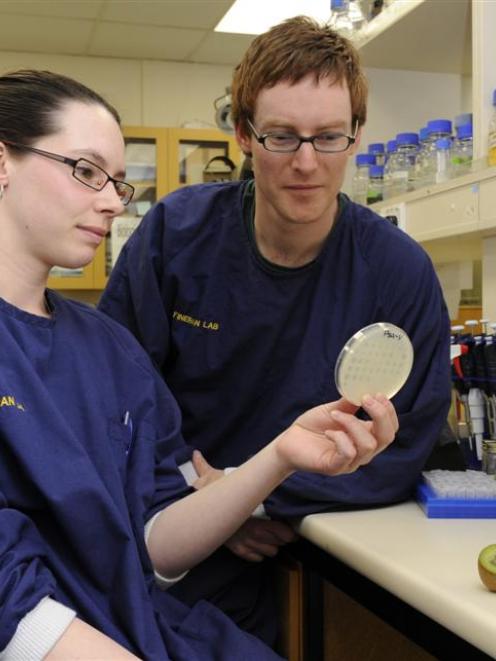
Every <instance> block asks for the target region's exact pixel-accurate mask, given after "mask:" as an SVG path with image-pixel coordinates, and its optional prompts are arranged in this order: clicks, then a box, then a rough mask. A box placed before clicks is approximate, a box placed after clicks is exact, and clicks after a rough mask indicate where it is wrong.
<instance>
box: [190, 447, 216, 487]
mask: <svg viewBox="0 0 496 661" xmlns="http://www.w3.org/2000/svg"><path fill="white" fill-rule="evenodd" d="M191 461H192V463H193V467H194V469H195V471H196V472H197V474H198V479H196V480H195V481H194V482H193V484H192V485H191V486H192V487H193V488H194V489H196V490H197V491H198V490H199V489H201V488H202V487H206V486H207V484H210V483H211V482H215V481H216V480H218V479H219V478H221V477H222V476H223V475H224V471H222V470H219V469H218V468H214V467H213V466H211V465H210V464H209V463H208V461H207V460H206V459H205V457H204V456H203V455H202V453H201V452H200V451H199V450H193V456H192V457H191Z"/></svg>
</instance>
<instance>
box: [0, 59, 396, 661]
mask: <svg viewBox="0 0 496 661" xmlns="http://www.w3.org/2000/svg"><path fill="white" fill-rule="evenodd" d="M124 168H125V163H124V142H123V138H122V134H121V131H120V128H119V117H118V114H117V112H116V111H115V110H114V109H113V108H112V107H111V106H110V105H109V104H108V103H106V102H105V101H104V100H103V99H102V98H101V97H100V96H98V95H97V94H95V93H94V92H92V91H91V90H89V89H88V88H86V87H84V86H83V85H81V84H79V83H77V82H76V81H73V80H71V79H69V78H66V77H64V76H60V75H57V74H53V73H49V72H41V71H20V72H16V73H13V74H8V75H5V76H3V77H0V333H1V335H0V337H1V345H2V351H1V354H0V356H1V357H0V366H1V369H0V438H1V445H0V650H3V653H0V658H2V659H5V660H7V661H8V660H9V659H13V658H30V659H41V658H46V659H48V660H50V661H52V660H56V659H64V661H66V660H67V659H72V658H81V657H83V658H85V659H102V658H105V659H112V658H119V659H132V658H142V659H147V660H148V659H161V660H162V659H168V658H173V659H179V660H182V659H184V660H185V661H186V660H187V661H194V660H195V659H198V660H201V661H205V660H206V659H213V658H215V659H226V660H227V659H229V660H230V661H232V660H233V659H250V660H251V659H254V658H258V659H274V658H276V655H275V654H274V653H273V652H272V651H271V650H269V649H268V648H266V647H265V646H264V645H263V644H262V643H260V641H258V640H257V639H255V638H253V637H251V636H249V635H247V634H244V633H242V632H241V631H239V630H238V629H237V628H236V627H235V626H234V625H233V624H232V623H231V622H230V621H229V620H228V619H227V618H226V617H225V616H223V615H222V614H221V613H220V612H219V611H217V610H216V609H215V608H213V607H212V606H210V605H209V604H207V603H205V602H200V603H199V604H197V605H196V606H195V607H194V608H192V609H189V608H187V607H185V606H183V605H182V604H180V603H178V602H177V601H175V600H174V599H173V598H172V597H170V596H168V595H167V593H166V592H164V591H163V590H161V589H160V587H162V588H163V587H164V586H166V584H167V582H168V581H171V580H172V581H173V580H177V579H178V578H180V576H181V574H182V573H183V572H185V571H187V570H188V569H189V568H190V567H192V566H194V565H195V564H197V563H198V562H199V561H201V560H202V559H203V558H205V557H206V556H207V555H209V554H210V553H211V552H212V551H213V550H214V549H215V548H217V547H218V546H219V545H220V544H222V543H223V541H224V540H225V539H226V538H227V537H229V536H230V535H231V534H232V533H233V532H234V531H235V530H236V529H237V528H238V527H239V525H240V524H241V523H242V522H243V521H244V520H245V519H246V518H248V516H249V515H250V513H251V512H252V510H253V509H254V508H255V507H256V505H257V504H258V503H260V502H261V501H263V499H264V498H265V497H266V496H267V495H268V494H269V493H270V491H271V490H272V489H274V488H275V487H276V486H277V485H278V484H279V483H280V482H281V481H282V480H284V479H285V478H286V477H287V476H288V475H290V474H291V473H292V472H293V471H294V470H296V469H300V470H308V471H314V472H322V473H325V474H327V475H336V474H339V473H343V472H349V471H353V470H355V469H356V468H357V467H358V466H359V465H361V464H363V463H366V462H368V461H370V459H371V458H372V457H373V456H375V454H377V453H378V452H380V451H381V450H382V449H384V448H385V447H386V446H387V445H388V444H389V443H390V442H391V441H392V439H393V437H394V434H395V432H396V429H397V425H398V423H397V418H396V414H395V411H394V408H393V407H392V405H391V404H390V402H388V401H387V400H386V399H385V398H384V397H382V396H376V397H373V398H372V397H369V398H366V401H364V404H363V406H364V408H365V410H366V411H367V413H368V414H369V416H370V418H371V420H370V421H369V422H364V421H360V420H358V419H357V418H356V417H355V416H354V415H353V414H354V413H355V411H356V407H355V406H352V405H351V404H349V403H347V402H344V401H342V400H340V401H339V402H336V403H333V404H328V405H324V406H321V407H318V408H315V409H312V410H310V411H308V412H307V413H305V414H304V415H302V416H300V417H299V418H298V419H297V420H296V421H295V423H294V424H293V425H292V426H291V427H289V428H288V429H287V430H285V431H284V432H282V433H281V434H280V435H279V436H278V437H277V438H276V439H275V440H274V441H273V442H272V443H271V444H269V445H268V446H267V447H265V448H264V449H263V450H262V451H261V452H259V453H258V454H257V455H255V456H254V457H252V458H251V459H250V460H249V461H248V462H247V463H246V464H244V465H243V466H241V467H240V468H239V469H238V470H236V471H235V472H233V473H231V474H230V475H228V476H225V477H222V478H221V479H218V480H216V481H214V482H212V483H210V484H207V485H206V486H204V487H203V488H201V489H200V490H198V491H196V492H194V493H191V491H192V490H191V489H190V488H188V487H187V485H186V482H185V481H184V479H183V477H182V474H181V472H180V471H179V470H178V466H179V465H181V464H182V463H184V462H185V461H188V460H189V459H190V458H191V457H190V451H189V450H188V449H187V447H186V446H185V445H184V443H183V441H182V438H181V434H180V414H179V411H178V408H177V405H176V404H175V402H174V400H173V398H172V396H171V395H170V393H169V392H168V390H167V388H166V387H165V386H164V384H163V382H162V380H161V378H160V377H158V376H157V375H156V374H155V372H154V369H153V367H152V366H151V364H150V362H149V360H148V358H147V356H146V355H145V354H144V352H143V350H142V349H141V348H140V347H139V346H138V344H137V343H136V341H135V340H134V339H133V338H132V337H131V335H130V334H129V333H128V332H127V331H126V330H125V329H124V328H122V327H120V326H119V325H118V324H116V323H114V322H112V320H110V319H109V318H107V317H105V316H104V315H102V314H100V313H98V312H96V311H95V310H92V309H90V308H87V307H86V306H83V305H81V304H79V303H76V302H71V301H67V300H65V299H63V298H62V297H61V296H59V295H58V294H57V293H55V292H53V291H50V290H47V289H46V282H47V277H48V273H49V271H50V268H51V267H52V266H53V265H55V264H56V265H59V266H63V267H70V268H76V267H80V266H83V265H85V264H88V263H89V262H90V261H91V259H92V258H93V256H94V254H95V250H96V249H97V247H98V245H99V244H100V243H101V242H102V241H103V239H104V237H105V235H106V234H107V233H108V231H109V230H110V227H111V224H112V220H113V218H114V217H115V216H116V215H118V214H119V213H121V212H122V211H123V208H124V205H125V204H127V203H128V202H129V201H130V199H131V197H132V193H133V190H132V186H130V185H129V184H127V183H126V182H125V181H123V179H124ZM167 577H169V578H167ZM171 577H172V578H171ZM174 577H176V578H174ZM159 586H160V587H159Z"/></svg>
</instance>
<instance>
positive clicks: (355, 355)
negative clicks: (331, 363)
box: [334, 321, 413, 406]
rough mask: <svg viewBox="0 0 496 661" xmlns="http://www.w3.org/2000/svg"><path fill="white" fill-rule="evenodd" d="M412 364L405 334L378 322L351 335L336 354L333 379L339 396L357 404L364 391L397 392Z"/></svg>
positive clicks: (411, 348)
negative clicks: (337, 354)
mask: <svg viewBox="0 0 496 661" xmlns="http://www.w3.org/2000/svg"><path fill="white" fill-rule="evenodd" d="M412 365H413V346H412V343H411V342H410V338H409V337H408V335H407V334H406V333H405V331H404V330H402V329H401V328H398V326H395V325H394V324H390V323H387V322H384V321H380V322H377V323H375V324H371V325H370V326H365V328H362V329H361V330H359V331H358V332H357V333H355V334H354V335H353V336H352V337H350V339H349V340H348V342H346V344H345V345H344V347H343V348H342V349H341V352H340V354H339V356H338V359H337V362H336V368H335V370H334V378H335V381H336V386H337V389H338V391H339V393H340V394H341V396H342V397H344V398H345V399H347V400H348V401H349V402H352V403H353V404H356V405H357V406H360V404H361V401H362V398H363V396H364V395H366V394H369V395H375V394H376V393H382V394H383V395H385V396H386V397H388V398H390V397H393V395H396V393H397V392H398V391H399V390H400V389H401V388H402V387H403V385H404V384H405V381H406V380H407V378H408V375H409V374H410V371H411V369H412Z"/></svg>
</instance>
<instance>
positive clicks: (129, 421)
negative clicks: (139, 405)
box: [122, 411, 134, 455]
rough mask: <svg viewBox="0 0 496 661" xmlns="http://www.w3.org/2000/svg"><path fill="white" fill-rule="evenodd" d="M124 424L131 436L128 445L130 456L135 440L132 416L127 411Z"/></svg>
mask: <svg viewBox="0 0 496 661" xmlns="http://www.w3.org/2000/svg"><path fill="white" fill-rule="evenodd" d="M122 422H123V424H124V426H125V427H127V430H128V434H129V437H128V441H127V444H126V454H127V455H129V453H130V451H131V447H132V444H133V440H134V439H133V419H132V418H131V414H130V413H129V411H126V412H125V413H124V417H123V419H122Z"/></svg>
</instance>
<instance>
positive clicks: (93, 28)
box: [0, 0, 471, 74]
mask: <svg viewBox="0 0 496 661" xmlns="http://www.w3.org/2000/svg"><path fill="white" fill-rule="evenodd" d="M233 1H234V0H0V51H2V50H4V51H15V52H31V53H32V52H34V53H51V54H63V55H84V56H94V57H118V58H133V59H146V60H170V61H176V62H198V63H207V64H224V65H233V66H234V65H236V64H237V63H238V62H239V61H240V59H241V57H242V55H243V53H244V52H245V50H246V48H247V46H248V45H249V44H250V42H251V41H252V39H253V37H252V36H250V35H239V34H226V33H220V32H214V31H213V28H214V27H215V25H217V23H218V22H219V20H220V18H221V17H222V16H223V15H224V14H225V13H226V12H227V10H228V9H229V8H230V6H231V5H232V4H233ZM270 1H271V0H253V10H254V11H260V7H261V6H263V3H264V2H270ZM301 2H302V11H304V6H305V2H306V0H301ZM441 28H442V30H441ZM470 35H471V25H470V4H469V2H468V0H426V1H425V2H424V3H422V4H421V5H420V6H419V7H418V8H417V9H416V10H415V11H413V12H412V13H411V14H410V16H409V18H408V21H401V22H399V23H397V24H395V25H394V26H393V28H392V29H390V30H388V31H387V33H386V34H382V35H381V36H380V38H379V39H376V40H373V41H372V42H370V43H367V44H366V45H365V46H364V47H363V48H361V57H362V62H363V64H364V65H365V66H366V67H384V68H391V69H393V68H400V69H411V70H418V71H437V72H443V71H444V72H449V73H464V74H469V73H470V71H471V38H470ZM0 57H1V56H0Z"/></svg>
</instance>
